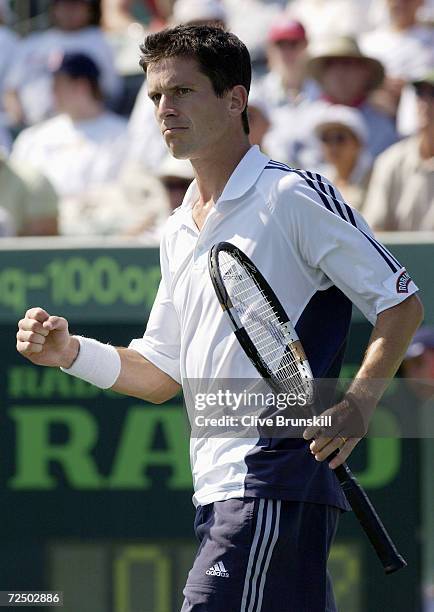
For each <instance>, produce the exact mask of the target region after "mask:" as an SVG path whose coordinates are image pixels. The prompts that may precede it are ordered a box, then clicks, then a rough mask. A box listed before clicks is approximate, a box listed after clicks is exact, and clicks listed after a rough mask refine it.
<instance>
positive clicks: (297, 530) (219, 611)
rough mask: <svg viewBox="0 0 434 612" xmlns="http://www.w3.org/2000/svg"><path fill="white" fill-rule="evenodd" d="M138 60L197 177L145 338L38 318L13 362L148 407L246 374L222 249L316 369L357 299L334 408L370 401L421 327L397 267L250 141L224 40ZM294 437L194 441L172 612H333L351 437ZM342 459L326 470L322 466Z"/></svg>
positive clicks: (313, 177) (187, 37) (234, 48)
mask: <svg viewBox="0 0 434 612" xmlns="http://www.w3.org/2000/svg"><path fill="white" fill-rule="evenodd" d="M141 49H142V59H141V65H142V66H143V68H144V69H145V70H146V72H147V79H148V91H149V97H150V99H151V100H152V102H153V103H154V105H155V116H156V119H157V121H158V124H159V126H160V129H161V133H162V136H163V138H164V140H165V142H166V145H167V147H168V148H169V150H170V152H171V153H172V155H173V156H174V157H176V158H180V159H189V160H190V161H191V163H192V166H193V169H194V173H195V177H196V178H195V180H194V181H193V183H192V184H191V186H190V188H189V190H188V192H187V194H186V196H185V198H184V201H183V203H182V205H181V206H180V207H179V208H178V209H177V210H176V211H175V213H174V214H173V215H172V216H171V217H170V219H169V220H168V223H167V226H166V230H165V233H164V236H163V239H162V243H161V274H162V280H161V284H160V287H159V290H158V294H157V297H156V299H155V303H154V306H153V309H152V312H151V315H150V318H149V321H148V325H147V329H146V332H145V334H144V336H143V338H140V339H135V340H133V341H132V342H131V344H130V346H129V347H128V348H114V347H112V346H109V345H105V344H102V343H100V342H98V341H97V340H94V339H90V338H83V337H78V336H73V335H70V333H69V330H68V323H67V321H66V320H65V319H64V318H62V317H59V316H54V315H52V314H50V313H48V312H46V311H44V310H43V309H42V308H32V309H30V310H29V311H28V312H27V313H26V314H25V317H24V319H23V320H21V321H20V322H19V326H18V327H19V329H18V333H17V349H18V351H19V352H20V353H21V354H22V355H24V356H25V357H27V358H28V359H29V360H30V361H31V362H32V363H35V364H40V365H45V366H54V367H59V366H60V367H62V368H63V369H64V371H65V372H67V373H69V374H71V375H74V376H78V377H80V378H82V379H84V380H87V381H89V382H91V383H93V384H94V385H97V386H99V387H101V388H112V389H113V390H115V391H118V392H119V393H124V394H127V395H131V396H134V397H138V398H142V399H144V400H146V401H150V402H155V403H161V402H164V401H166V400H168V399H170V398H171V397H173V396H174V395H175V394H176V393H177V392H178V391H179V389H180V386H181V385H182V384H183V383H185V382H186V381H188V380H189V379H215V378H219V377H220V378H246V379H248V378H256V377H257V376H258V374H257V373H256V370H255V369H254V368H253V366H252V365H251V364H250V361H249V360H248V358H247V357H246V356H245V354H244V352H243V350H242V349H241V347H240V346H239V344H238V342H237V340H236V338H235V337H234V334H233V333H232V331H231V329H230V327H229V325H228V322H227V319H226V317H224V316H223V314H222V313H221V310H220V306H219V304H218V300H217V299H216V296H215V294H214V290H213V287H212V284H211V281H210V278H209V276H208V271H207V258H208V252H209V250H210V248H211V246H212V245H213V244H215V243H216V242H219V241H223V240H226V241H229V242H232V243H234V244H235V245H237V246H238V247H239V248H241V250H243V251H244V252H245V253H246V254H247V255H248V256H249V257H250V258H251V259H253V261H254V262H255V264H257V266H258V268H259V269H260V270H261V271H262V273H263V274H264V276H265V277H266V278H267V280H268V282H269V283H270V285H271V286H272V287H273V289H274V291H275V292H276V294H277V296H278V298H279V300H280V301H281V302H282V304H283V305H284V307H285V310H286V312H287V313H288V315H289V317H290V318H291V320H292V321H293V322H294V323H295V324H296V330H297V332H298V335H299V337H300V340H301V342H302V344H303V345H304V348H305V350H306V353H307V357H308V359H309V362H310V364H311V367H312V370H313V373H314V376H316V377H337V376H338V374H339V369H340V365H341V362H342V358H343V351H344V347H345V340H346V337H347V334H348V328H349V324H350V316H351V303H354V304H356V305H357V306H358V308H359V309H360V310H361V311H362V312H363V313H364V314H365V315H366V317H367V318H368V319H369V321H370V322H371V323H372V324H373V325H374V328H373V331H372V336H371V339H370V341H369V345H368V347H367V350H366V354H365V357H364V359H363V363H362V364H361V367H360V369H359V371H358V373H357V377H356V379H355V381H354V383H353V385H352V386H351V387H350V391H349V393H348V396H346V397H345V398H344V399H343V401H342V402H341V403H339V404H337V405H336V406H333V407H332V408H331V411H332V412H333V413H336V414H342V413H345V411H349V412H350V409H351V407H352V405H353V404H354V402H356V403H357V402H360V405H361V406H364V405H366V404H368V405H370V406H371V405H372V404H375V401H376V400H378V397H370V398H369V402H366V399H367V398H366V397H364V396H363V393H365V392H366V391H362V389H364V386H362V385H360V382H361V381H364V382H366V381H368V382H369V381H371V380H372V381H374V380H377V379H389V378H391V377H392V376H393V375H394V374H395V372H396V369H397V368H398V366H399V364H400V362H401V360H402V358H403V355H404V354H405V351H406V348H407V345H408V344H409V342H410V340H411V338H412V336H413V334H414V331H415V330H416V328H417V327H418V325H419V324H420V322H421V320H422V306H421V303H420V301H419V299H418V297H417V296H415V295H414V294H415V292H416V291H417V287H416V286H415V284H414V283H413V281H412V280H411V278H410V276H409V275H408V273H407V272H406V270H405V268H403V267H402V266H401V264H400V263H398V262H397V260H396V259H395V257H394V256H393V255H392V254H391V253H390V252H389V251H388V250H387V249H386V248H384V247H383V246H382V245H381V244H379V243H378V242H377V241H376V240H375V238H374V237H373V235H372V233H371V231H370V229H369V227H368V226H367V225H366V223H365V221H364V220H363V219H362V218H361V217H360V215H359V214H358V213H357V212H356V211H354V210H352V209H351V208H350V206H348V205H347V204H346V203H345V202H344V201H343V200H342V198H341V196H340V194H339V192H338V191H337V190H336V189H335V188H334V187H333V186H332V185H331V184H330V183H329V182H328V181H327V180H326V179H324V178H322V177H321V176H319V175H317V174H313V173H311V172H304V171H300V170H294V169H291V168H288V167H287V166H285V165H284V164H281V163H279V162H276V161H273V160H270V159H269V157H267V156H266V155H263V154H262V153H261V152H260V150H259V149H258V148H257V147H256V146H253V147H252V146H250V143H249V136H248V133H249V126H248V116H247V100H248V92H249V87H250V79H251V66H250V58H249V54H248V51H247V49H246V47H245V46H244V44H243V43H242V42H241V41H240V40H239V39H238V38H237V37H236V36H234V35H233V34H230V33H227V32H225V31H223V30H222V29H219V28H215V27H210V26H179V27H176V28H174V29H169V30H165V31H162V32H159V33H156V34H151V35H149V36H148V37H147V38H146V40H145V42H144V44H143V45H142V48H141ZM380 392H381V390H380V391H379V392H378V395H379V394H380ZM305 437H306V438H309V441H305V440H303V439H276V440H275V439H270V440H264V439H259V438H258V439H257V440H251V439H240V438H224V439H221V438H206V439H192V443H191V463H192V470H193V480H194V489H195V491H194V497H193V501H194V504H195V506H196V508H197V514H196V521H195V530H196V534H197V536H198V538H199V540H200V547H199V550H198V553H197V556H196V559H195V562H194V565H193V567H192V569H191V571H190V573H189V576H188V579H187V584H186V586H185V589H184V596H185V600H184V604H183V607H182V612H193V611H194V612H205V611H206V612H259V611H260V610H262V611H264V612H324V611H327V612H332V611H334V610H336V606H335V602H334V597H333V591H332V586H331V583H330V579H329V576H328V573H327V557H328V553H329V549H330V545H331V542H332V540H333V536H334V534H335V531H336V526H337V521H338V516H339V514H340V512H341V511H342V510H345V509H347V504H346V501H345V499H344V496H343V494H342V491H341V488H340V486H339V484H338V482H337V479H336V477H335V474H334V472H333V468H334V467H336V466H337V465H339V464H340V463H342V462H343V461H344V460H346V459H347V457H348V456H349V455H350V453H351V451H352V450H353V448H354V447H355V446H356V444H357V442H358V441H359V438H351V437H350V438H348V439H347V438H346V437H345V436H344V437H342V436H340V435H338V433H336V435H331V436H325V435H324V434H323V433H321V432H318V431H316V430H310V431H306V432H305ZM336 449H340V453H339V454H338V456H336V457H335V458H334V459H333V461H332V463H331V464H330V467H329V464H328V463H327V462H324V459H325V458H326V457H327V456H328V455H330V453H332V452H333V451H334V450H336ZM330 468H332V469H330Z"/></svg>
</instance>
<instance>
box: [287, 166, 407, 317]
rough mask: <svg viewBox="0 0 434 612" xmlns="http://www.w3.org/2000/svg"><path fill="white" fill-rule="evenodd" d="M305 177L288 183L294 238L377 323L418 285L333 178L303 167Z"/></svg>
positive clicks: (307, 256)
mask: <svg viewBox="0 0 434 612" xmlns="http://www.w3.org/2000/svg"><path fill="white" fill-rule="evenodd" d="M299 179H300V180H296V181H294V180H293V179H292V180H291V181H288V186H287V188H288V187H289V188H288V191H287V194H286V196H287V197H286V199H287V202H286V207H287V208H288V214H289V218H287V222H288V223H289V228H288V229H289V235H290V238H291V240H292V242H293V243H295V245H296V246H297V248H298V250H299V254H300V256H301V258H302V260H303V261H304V262H305V263H306V264H307V265H308V266H309V267H310V268H314V269H319V270H321V271H322V273H323V274H324V275H325V276H326V277H327V278H328V279H330V281H332V283H333V284H334V285H336V286H337V287H338V288H339V289H341V291H342V292H343V293H344V294H345V295H346V296H347V297H348V298H349V299H350V300H351V301H352V302H353V304H355V305H356V306H357V307H358V308H359V309H360V310H361V311H362V313H363V314H364V315H365V316H366V318H367V319H368V320H369V321H370V322H371V323H372V324H375V321H376V318H377V315H378V314H379V313H380V312H382V311H383V310H386V309H387V308H391V307H392V306H395V305H397V304H399V303H400V302H402V301H404V300H405V299H406V298H407V297H409V296H410V295H411V294H413V293H415V292H416V291H417V289H418V288H417V287H416V285H415V284H414V282H413V281H412V280H411V278H410V276H409V274H408V272H407V271H406V269H405V268H404V266H402V265H401V263H400V262H398V261H397V259H396V258H395V257H394V256H393V255H392V254H391V253H390V251H389V250H388V249H386V247H384V246H383V245H382V244H381V243H379V242H378V241H377V240H376V239H375V237H374V236H373V234H372V232H371V230H370V228H369V226H368V224H367V223H366V221H365V220H364V219H363V217H362V216H361V215H360V213H358V212H357V211H356V210H354V209H352V208H351V207H350V206H349V205H348V204H347V203H346V202H345V201H344V200H343V198H342V196H341V194H340V193H339V192H338V190H337V189H336V188H334V187H333V185H331V183H329V182H328V181H327V179H325V178H323V177H322V176H320V175H318V174H313V173H311V172H307V173H304V172H301V171H300V173H299ZM291 187H292V188H291ZM285 191H286V189H280V195H279V198H280V199H282V196H283V193H284V192H285ZM282 204H283V202H281V205H282Z"/></svg>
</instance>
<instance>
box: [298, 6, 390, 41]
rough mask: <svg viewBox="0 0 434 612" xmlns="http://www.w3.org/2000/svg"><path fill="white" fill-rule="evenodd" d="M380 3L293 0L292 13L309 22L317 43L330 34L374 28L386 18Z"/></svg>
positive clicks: (354, 35)
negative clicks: (379, 21)
mask: <svg viewBox="0 0 434 612" xmlns="http://www.w3.org/2000/svg"><path fill="white" fill-rule="evenodd" d="M378 4H379V2H378V0H292V1H290V2H289V3H288V12H289V14H290V15H291V16H292V17H293V18H295V19H299V20H300V21H301V22H302V23H304V24H306V27H307V29H308V36H309V38H310V39H311V40H312V41H314V42H317V41H319V40H321V39H322V38H326V37H330V36H353V37H357V36H358V35H359V34H360V33H361V32H365V31H368V30H370V29H372V27H374V26H375V24H376V23H377V22H378V19H382V17H383V16H382V15H381V13H380V14H379V11H378ZM380 4H381V3H380Z"/></svg>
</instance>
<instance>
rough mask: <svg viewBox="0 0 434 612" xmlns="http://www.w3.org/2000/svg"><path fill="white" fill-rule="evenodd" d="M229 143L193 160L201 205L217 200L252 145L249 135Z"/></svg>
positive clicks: (199, 203) (199, 204)
mask: <svg viewBox="0 0 434 612" xmlns="http://www.w3.org/2000/svg"><path fill="white" fill-rule="evenodd" d="M228 144H229V143H228V142H226V143H224V144H223V143H222V145H221V146H220V147H218V146H217V147H216V148H214V149H213V151H210V154H209V156H208V157H206V156H205V157H201V158H200V159H192V160H191V163H192V166H193V168H194V171H195V175H196V181H197V186H198V190H199V194H200V199H199V202H198V203H197V205H198V206H199V207H203V206H205V205H206V204H207V203H213V204H214V203H215V202H217V200H218V199H219V197H220V196H221V194H222V193H223V190H224V188H225V185H226V183H227V182H228V180H229V178H230V176H231V174H232V173H233V171H234V170H235V168H236V167H237V166H238V164H239V163H240V161H241V160H242V159H243V157H244V156H245V154H246V153H247V151H248V150H249V149H250V146H251V145H250V142H249V140H248V138H247V136H246V137H245V138H242V139H238V140H236V141H233V140H232V142H231V143H230V144H231V146H228ZM216 149H217V150H216ZM219 149H220V150H219Z"/></svg>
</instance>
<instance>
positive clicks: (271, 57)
mask: <svg viewBox="0 0 434 612" xmlns="http://www.w3.org/2000/svg"><path fill="white" fill-rule="evenodd" d="M306 48H307V42H306V40H278V41H276V42H273V43H270V45H269V46H268V49H267V54H268V62H269V64H270V68H271V69H272V70H276V71H277V72H278V73H279V74H282V75H283V76H286V75H288V76H291V74H292V72H293V71H294V70H298V69H300V68H302V67H303V66H304V64H305V62H306V57H307V56H306Z"/></svg>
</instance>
